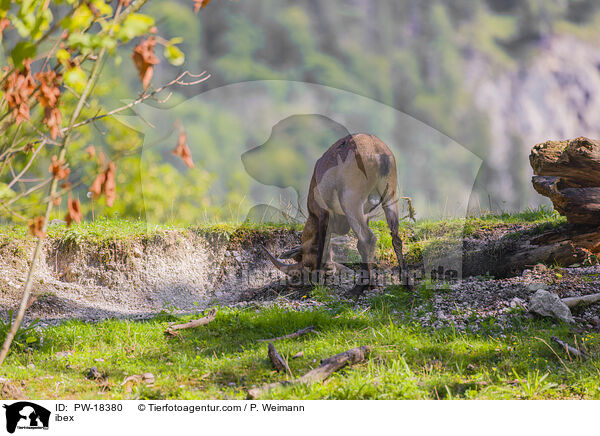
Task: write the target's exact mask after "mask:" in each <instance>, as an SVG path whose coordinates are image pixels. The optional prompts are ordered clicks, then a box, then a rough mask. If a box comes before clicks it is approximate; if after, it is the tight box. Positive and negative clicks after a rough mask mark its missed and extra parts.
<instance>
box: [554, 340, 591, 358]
mask: <svg viewBox="0 0 600 436" xmlns="http://www.w3.org/2000/svg"><path fill="white" fill-rule="evenodd" d="M550 339H552V340H553V341H554V342H556V343H557V344H558V345H560V346H561V347H563V349H564V350H565V351H566V352H567V354H568V355H570V356H575V357H579V358H580V359H582V360H585V359H587V358H588V355H587V353H585V352H584V351H581V350H578V349H577V348H575V347H573V346H572V345H569V344H567V343H566V342H565V341H563V340H561V339H558V338H557V337H556V336H551V337H550Z"/></svg>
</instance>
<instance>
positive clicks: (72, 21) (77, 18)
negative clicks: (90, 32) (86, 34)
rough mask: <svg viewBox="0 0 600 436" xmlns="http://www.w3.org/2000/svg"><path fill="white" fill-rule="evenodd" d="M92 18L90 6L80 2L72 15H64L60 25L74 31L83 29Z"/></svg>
mask: <svg viewBox="0 0 600 436" xmlns="http://www.w3.org/2000/svg"><path fill="white" fill-rule="evenodd" d="M93 20H94V14H92V11H90V8H88V7H87V5H86V4H82V5H81V6H79V7H78V8H77V9H75V12H73V15H71V16H70V17H65V18H64V19H63V20H62V21H61V25H62V27H63V28H65V29H67V30H68V31H69V32H76V31H78V30H83V29H85V28H87V27H88V26H89V25H90V24H91V23H92V21H93Z"/></svg>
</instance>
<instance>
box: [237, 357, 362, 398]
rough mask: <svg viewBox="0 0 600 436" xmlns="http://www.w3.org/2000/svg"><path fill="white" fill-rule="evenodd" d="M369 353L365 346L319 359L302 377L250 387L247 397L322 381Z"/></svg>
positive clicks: (359, 360) (357, 361)
mask: <svg viewBox="0 0 600 436" xmlns="http://www.w3.org/2000/svg"><path fill="white" fill-rule="evenodd" d="M369 353H370V349H369V347H367V346H362V347H358V348H352V349H351V350H348V351H344V352H343V353H340V354H336V355H335V356H331V357H329V358H327V359H324V360H321V365H319V366H318V367H317V368H314V369H312V370H310V371H308V372H307V373H306V374H304V375H303V376H302V377H299V378H297V379H294V380H283V381H279V382H275V383H269V384H266V385H264V386H262V387H258V388H253V389H250V390H249V391H248V397H249V398H250V399H256V398H258V397H259V396H261V395H262V394H264V393H266V392H268V391H270V390H272V389H275V388H278V387H281V386H292V385H295V384H298V383H314V382H319V381H323V380H325V379H327V378H328V377H329V376H330V375H331V374H333V373H334V372H335V371H337V370H339V369H341V368H343V367H344V366H346V365H352V364H355V363H359V362H362V361H363V360H365V359H366V358H367V356H368V355H369Z"/></svg>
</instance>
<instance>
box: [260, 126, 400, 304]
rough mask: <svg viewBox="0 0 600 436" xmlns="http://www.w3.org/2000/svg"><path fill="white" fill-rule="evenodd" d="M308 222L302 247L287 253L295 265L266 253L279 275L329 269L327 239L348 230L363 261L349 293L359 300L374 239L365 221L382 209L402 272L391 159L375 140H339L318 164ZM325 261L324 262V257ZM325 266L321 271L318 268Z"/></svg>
mask: <svg viewBox="0 0 600 436" xmlns="http://www.w3.org/2000/svg"><path fill="white" fill-rule="evenodd" d="M307 206H308V219H307V221H306V224H305V225H304V230H303V232H302V244H301V245H300V246H299V247H297V248H296V249H295V250H291V251H290V252H288V256H287V257H288V258H293V259H294V260H295V261H296V263H295V264H286V263H283V262H281V261H280V260H279V259H277V258H275V257H274V256H273V255H271V253H269V251H268V250H267V249H266V248H265V247H262V248H263V249H264V251H265V252H266V254H267V256H268V257H269V259H270V260H271V261H272V262H273V264H274V265H275V266H276V267H277V268H278V269H279V270H280V271H282V272H284V273H285V274H288V275H299V274H303V273H305V272H307V273H312V272H315V271H319V272H321V271H326V270H329V271H331V270H333V269H334V268H335V264H334V262H333V259H332V250H331V247H330V246H329V240H330V236H331V234H332V233H335V234H339V235H344V234H346V233H348V232H349V230H350V229H352V230H353V231H354V233H356V236H357V238H358V246H357V248H358V251H359V253H360V255H361V258H362V267H361V271H360V273H359V274H358V278H359V280H358V283H356V286H354V288H352V290H351V291H350V293H351V294H353V295H360V294H362V293H363V292H364V291H365V290H366V289H369V288H371V287H373V284H374V283H373V280H372V268H373V263H374V260H375V246H376V243H377V238H376V236H375V235H374V234H373V232H372V231H371V229H370V228H369V220H370V219H371V218H373V217H374V216H375V215H376V214H377V213H378V212H379V210H378V208H379V207H381V208H382V209H383V212H384V214H385V217H386V221H387V224H388V227H389V228H390V232H391V235H392V245H393V248H394V252H395V253H396V258H397V259H398V265H399V267H400V270H401V271H402V270H403V269H404V267H405V265H404V260H403V257H402V240H401V239H400V236H399V234H398V226H399V223H398V219H399V215H398V194H397V174H396V160H395V159H394V155H393V154H392V152H391V151H390V149H389V148H388V147H387V145H385V144H384V143H383V142H382V141H381V140H380V139H379V138H377V137H376V136H374V135H368V134H364V133H357V134H352V135H348V136H346V137H344V138H341V139H339V140H338V141H337V142H336V143H335V144H333V145H332V146H331V147H330V148H329V149H328V150H327V151H326V152H325V154H323V156H322V157H321V158H320V159H319V160H317V163H316V164H315V169H314V172H313V175H312V179H311V182H310V187H309V192H308V201H307ZM324 257H325V262H323V258H324ZM322 266H324V268H321V267H322Z"/></svg>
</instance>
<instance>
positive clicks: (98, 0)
mask: <svg viewBox="0 0 600 436" xmlns="http://www.w3.org/2000/svg"><path fill="white" fill-rule="evenodd" d="M92 5H93V6H94V7H95V8H96V9H98V12H100V13H101V14H102V15H112V8H111V7H110V5H107V4H106V3H105V2H104V0H94V1H93V2H92Z"/></svg>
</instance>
